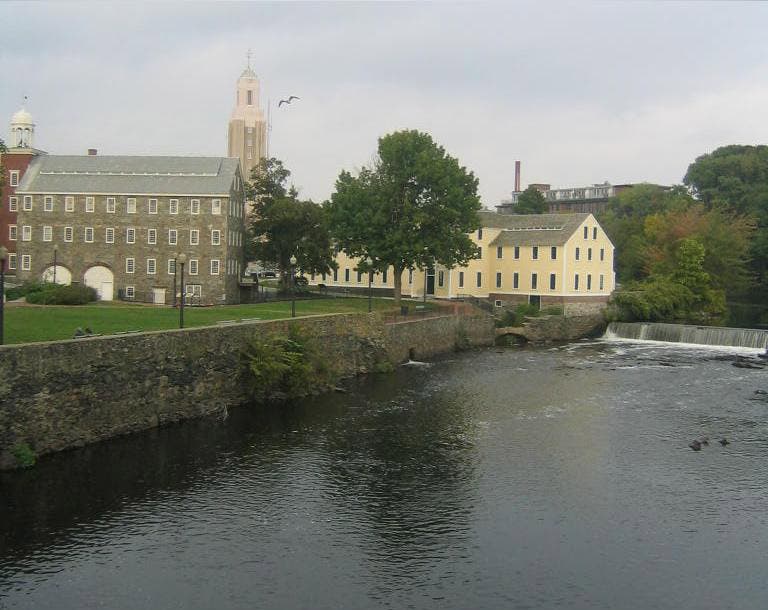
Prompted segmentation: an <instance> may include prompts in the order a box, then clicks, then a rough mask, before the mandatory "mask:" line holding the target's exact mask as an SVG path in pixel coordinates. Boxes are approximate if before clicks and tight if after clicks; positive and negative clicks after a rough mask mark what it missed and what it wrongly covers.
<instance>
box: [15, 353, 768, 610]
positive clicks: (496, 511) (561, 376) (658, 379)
mask: <svg viewBox="0 0 768 610" xmlns="http://www.w3.org/2000/svg"><path fill="white" fill-rule="evenodd" d="M733 357H734V356H733V354H729V353H724V352H718V351H714V350H709V351H702V350H698V351H690V350H685V349H681V348H672V349H670V348H664V347H660V346H658V345H653V346H650V345H639V344H625V343H601V342H585V343H579V344H573V345H570V346H564V347H557V348H551V349H541V350H498V351H497V350H487V351H480V352H473V353H469V354H463V355H461V356H452V357H450V358H447V359H444V360H442V361H439V362H437V363H435V365H434V366H432V367H430V368H422V367H418V368H412V369H403V370H401V371H399V372H398V373H397V374H396V375H394V376H384V377H380V378H375V379H369V380H361V381H359V382H357V383H355V384H353V385H352V388H351V391H350V393H348V394H334V395H330V396H326V397H321V398H317V399H313V400H307V401H301V402H297V403H295V404H288V405H283V406H281V407H279V408H270V409H263V408H242V409H237V410H230V417H229V418H228V419H227V420H225V421H222V420H220V419H219V418H216V417H212V418H207V419H201V420H197V421H191V422H186V423H183V424H180V425H176V426H171V427H168V428H164V429H162V430H155V431H150V432H147V433H145V434H138V435H133V436H130V437H125V438H122V439H118V440H116V441H113V442H110V443H103V444H100V445H94V446H91V447H87V448H84V449H81V450H76V451H70V452H67V453H64V454H61V455H58V456H54V457H51V458H48V459H44V460H43V461H42V462H41V464H40V465H39V467H37V468H35V469H34V470H31V471H26V472H18V473H4V474H0V606H1V607H6V606H7V607H8V608H22V607H30V606H32V607H37V608H82V607H91V606H94V607H95V606H103V607H110V608H136V607H152V608H174V607H183V608H211V607H217V608H251V607H254V606H258V607H269V608H343V607H346V608H374V607H393V608H400V607H409V606H410V607H418V608H441V610H444V609H445V608H500V607H510V608H516V607H519V608H524V607H528V608H556V607H570V608H625V609H634V608H637V609H640V608H643V609H644V608H650V607H654V608H672V607H674V608H693V607H712V606H713V605H715V606H718V607H726V608H757V607H763V606H764V605H765V604H764V602H765V601H766V600H768V590H767V589H766V584H765V581H764V579H763V577H762V571H761V566H762V562H763V559H764V557H765V555H766V553H768V541H766V538H765V536H763V535H762V534H763V533H764V528H765V522H766V519H768V510H767V509H766V506H767V505H768V503H767V502H766V501H767V500H768V497H767V496H768V494H767V493H766V491H765V490H766V489H768V471H766V469H765V468H763V467H762V464H763V456H764V454H765V451H766V450H767V449H768V441H767V440H766V438H768V423H767V421H766V417H765V414H766V404H765V403H764V402H761V401H760V400H755V396H757V397H758V398H759V397H760V395H756V394H755V391H756V390H759V389H763V390H768V375H767V372H766V371H752V370H743V369H737V368H735V367H733V366H731V361H732V360H733ZM702 435H709V436H710V437H712V438H714V437H715V436H716V435H726V436H728V437H729V438H731V439H732V440H733V443H732V444H731V445H729V446H728V447H727V448H723V447H720V446H719V445H716V444H715V445H711V446H710V447H708V448H706V449H705V450H703V451H701V452H699V453H694V452H692V451H691V450H690V449H688V447H687V444H688V443H689V442H690V440H691V439H692V438H694V437H696V436H702Z"/></svg>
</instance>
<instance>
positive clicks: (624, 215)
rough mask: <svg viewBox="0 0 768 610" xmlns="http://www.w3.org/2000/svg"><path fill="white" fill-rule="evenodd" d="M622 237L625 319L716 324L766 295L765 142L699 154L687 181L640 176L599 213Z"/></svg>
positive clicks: (620, 298)
mask: <svg viewBox="0 0 768 610" xmlns="http://www.w3.org/2000/svg"><path fill="white" fill-rule="evenodd" d="M599 220H600V222H601V224H602V225H603V227H604V228H605V230H606V232H607V233H608V235H609V236H610V237H611V239H612V241H613V243H614V245H615V246H616V252H617V255H616V274H617V280H618V282H619V283H620V284H621V286H622V288H621V290H620V291H619V292H617V293H616V294H615V295H614V302H615V303H616V304H617V306H618V308H619V311H620V313H621V315H622V316H623V317H625V319H643V320H681V321H689V322H703V323H707V322H709V323H718V322H720V321H722V320H723V318H724V316H725V313H726V300H727V301H729V302H747V303H757V304H759V303H763V304H764V303H765V302H766V297H768V286H766V280H768V147H766V146H725V147H722V148H718V149H716V150H715V151H713V152H712V153H708V154H705V155H702V156H700V157H698V158H697V159H696V160H695V161H694V162H693V163H691V165H690V166H689V167H688V171H687V172H686V174H685V177H684V178H683V184H682V185H678V186H675V187H672V188H663V187H659V186H654V185H648V184H646V185H637V186H635V187H633V188H632V189H628V190H625V191H623V192H622V193H621V194H619V195H618V197H616V198H615V199H614V200H613V201H612V202H611V204H610V205H609V207H608V210H607V211H606V212H604V213H602V214H600V215H599Z"/></svg>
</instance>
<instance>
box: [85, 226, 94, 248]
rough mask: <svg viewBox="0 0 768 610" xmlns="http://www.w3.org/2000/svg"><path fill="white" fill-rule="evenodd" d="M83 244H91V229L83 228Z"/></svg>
mask: <svg viewBox="0 0 768 610" xmlns="http://www.w3.org/2000/svg"><path fill="white" fill-rule="evenodd" d="M85 242H86V243H88V244H90V243H93V227H85Z"/></svg>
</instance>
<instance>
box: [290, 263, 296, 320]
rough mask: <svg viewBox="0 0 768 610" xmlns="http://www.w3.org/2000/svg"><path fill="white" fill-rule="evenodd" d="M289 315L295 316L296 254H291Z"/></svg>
mask: <svg viewBox="0 0 768 610" xmlns="http://www.w3.org/2000/svg"><path fill="white" fill-rule="evenodd" d="M290 262H291V317H292V318H295V317H296V256H295V255H293V254H292V255H291V261H290Z"/></svg>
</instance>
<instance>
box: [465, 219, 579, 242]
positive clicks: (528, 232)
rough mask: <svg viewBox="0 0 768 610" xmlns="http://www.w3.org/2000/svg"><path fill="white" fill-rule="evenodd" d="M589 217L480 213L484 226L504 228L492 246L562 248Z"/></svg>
mask: <svg viewBox="0 0 768 610" xmlns="http://www.w3.org/2000/svg"><path fill="white" fill-rule="evenodd" d="M587 218H589V214H498V213H496V212H480V222H481V223H482V225H483V226H484V227H488V228H494V229H501V230H502V231H501V233H500V234H499V235H498V236H497V237H496V239H494V240H493V241H492V242H491V244H490V245H491V246H560V245H562V244H564V243H565V242H566V241H568V239H569V238H570V237H571V235H573V233H574V231H576V229H578V228H579V225H581V223H583V222H584V221H585V220H586V219H587Z"/></svg>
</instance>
